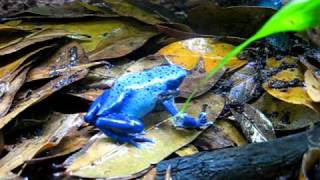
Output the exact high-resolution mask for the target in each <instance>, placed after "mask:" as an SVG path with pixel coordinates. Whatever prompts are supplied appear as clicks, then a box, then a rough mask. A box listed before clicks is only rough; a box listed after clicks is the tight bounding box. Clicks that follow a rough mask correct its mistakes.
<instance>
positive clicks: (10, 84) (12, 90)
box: [0, 68, 29, 117]
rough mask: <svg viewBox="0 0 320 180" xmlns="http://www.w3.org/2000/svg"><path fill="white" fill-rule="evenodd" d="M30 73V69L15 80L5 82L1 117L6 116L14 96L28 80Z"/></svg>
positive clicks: (20, 72) (0, 108)
mask: <svg viewBox="0 0 320 180" xmlns="http://www.w3.org/2000/svg"><path fill="white" fill-rule="evenodd" d="M28 71H29V68H26V69H24V70H21V71H19V74H18V75H17V76H16V77H15V78H14V79H12V80H11V81H5V82H3V83H6V85H5V86H6V91H5V92H4V95H3V96H2V97H0V117H3V116H4V115H6V114H7V112H8V111H9V108H10V107H11V105H12V101H13V98H14V96H15V95H16V93H17V92H18V90H19V89H20V87H21V86H22V85H23V83H24V82H25V80H26V77H27V73H28Z"/></svg>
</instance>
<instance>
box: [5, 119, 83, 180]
mask: <svg viewBox="0 0 320 180" xmlns="http://www.w3.org/2000/svg"><path fill="white" fill-rule="evenodd" d="M82 123H83V119H82V116H79V115H78V114H72V115H63V114H54V115H51V116H50V119H49V120H48V122H47V123H46V124H45V127H44V130H43V135H42V136H39V137H34V138H31V139H27V140H24V141H23V142H22V143H20V144H18V145H16V146H15V147H14V148H13V149H12V150H11V151H10V152H9V153H8V154H6V155H5V156H4V157H3V158H2V159H1V160H0V178H1V179H5V178H7V177H8V176H9V177H10V176H12V173H11V171H12V170H13V169H15V168H17V167H18V166H20V165H21V164H23V163H24V162H25V161H27V160H30V159H32V158H33V157H34V156H35V155H36V154H37V153H40V152H42V151H44V150H45V149H47V148H50V147H53V146H55V145H57V144H58V143H59V142H60V140H61V139H62V138H63V137H64V136H65V135H66V134H67V132H68V131H69V129H71V128H73V127H79V126H80V125H81V124H82Z"/></svg>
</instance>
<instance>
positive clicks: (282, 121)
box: [252, 93, 320, 130]
mask: <svg viewBox="0 0 320 180" xmlns="http://www.w3.org/2000/svg"><path fill="white" fill-rule="evenodd" d="M252 105H253V106H254V107H256V108H257V109H259V110H260V111H261V112H262V113H264V114H265V115H266V116H267V117H268V118H269V119H270V120H271V122H272V124H273V127H274V128H275V129H276V130H296V129H301V128H304V127H307V126H309V125H310V124H313V123H315V122H318V121H319V120H320V114H319V113H317V112H315V111H313V110H312V109H310V108H308V107H306V106H303V105H296V104H291V103H287V102H284V101H281V100H279V99H276V98H274V97H273V96H271V95H269V94H267V93H266V94H264V95H263V96H261V98H260V99H259V100H258V101H256V102H255V103H253V104H252Z"/></svg>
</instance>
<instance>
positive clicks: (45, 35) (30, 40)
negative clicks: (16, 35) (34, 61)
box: [0, 29, 71, 56]
mask: <svg viewBox="0 0 320 180" xmlns="http://www.w3.org/2000/svg"><path fill="white" fill-rule="evenodd" d="M70 34H71V33H69V32H66V31H64V30H53V29H44V30H41V31H38V32H35V33H33V34H30V35H28V36H26V37H24V38H22V39H20V40H19V41H14V42H12V43H8V44H7V46H5V47H2V48H1V49H0V56H3V55H6V54H10V53H14V52H16V51H18V50H20V49H23V48H25V47H27V46H30V45H32V44H35V43H39V42H44V41H47V40H50V39H55V38H60V37H64V36H67V35H70Z"/></svg>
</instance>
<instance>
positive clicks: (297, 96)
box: [263, 57, 317, 109]
mask: <svg viewBox="0 0 320 180" xmlns="http://www.w3.org/2000/svg"><path fill="white" fill-rule="evenodd" d="M296 64H297V62H296V61H295V60H294V59H293V58H292V57H285V58H283V59H282V60H276V59H275V58H269V59H268V60H267V65H266V68H267V71H270V72H271V77H270V78H269V79H268V80H267V81H266V82H265V83H263V88H264V89H265V90H266V91H267V92H268V93H269V94H271V95H272V96H274V97H276V98H278V99H281V100H282V101H285V102H288V103H293V104H303V105H305V106H308V107H310V108H312V109H317V108H316V107H315V104H314V103H313V102H312V99H311V98H310V97H309V95H308V93H307V91H306V89H305V87H304V85H303V81H304V77H303V73H302V70H301V68H299V66H297V65H296Z"/></svg>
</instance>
